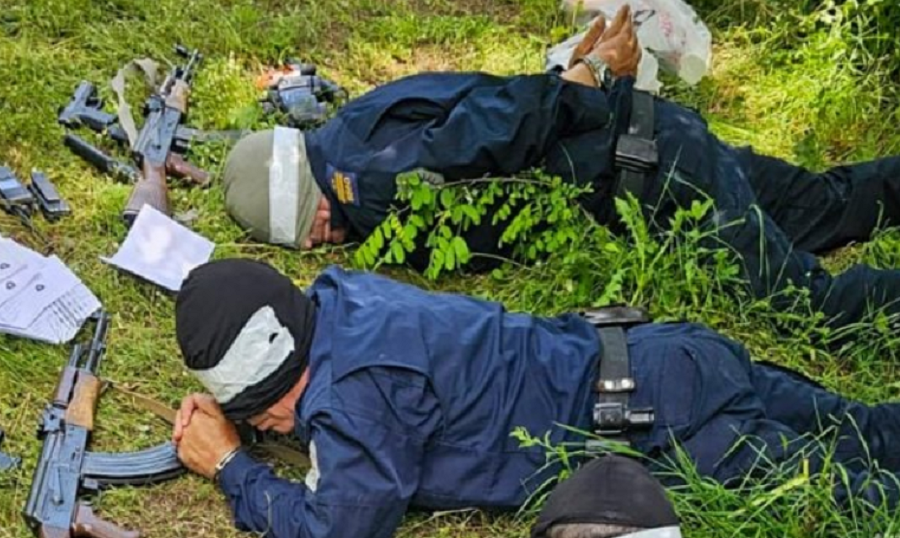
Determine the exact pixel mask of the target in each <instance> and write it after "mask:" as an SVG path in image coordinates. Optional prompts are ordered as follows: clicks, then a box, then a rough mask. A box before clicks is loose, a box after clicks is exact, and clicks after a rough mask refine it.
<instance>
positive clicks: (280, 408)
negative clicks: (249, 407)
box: [247, 391, 295, 434]
mask: <svg viewBox="0 0 900 538" xmlns="http://www.w3.org/2000/svg"><path fill="white" fill-rule="evenodd" d="M292 392H293V391H292ZM289 396H290V393H289V394H288V395H287V396H285V397H284V398H282V399H281V400H279V401H278V402H277V403H276V404H275V405H273V406H272V407H270V408H268V409H266V410H265V411H263V412H262V413H260V414H258V415H256V416H253V417H250V419H248V420H247V422H249V423H250V425H251V426H253V427H254V428H256V429H257V430H259V431H263V432H265V431H269V430H272V431H275V432H278V433H281V434H288V433H291V432H292V431H294V418H295V415H294V405H293V401H292V402H290V403H288V402H285V400H286V399H288V398H289Z"/></svg>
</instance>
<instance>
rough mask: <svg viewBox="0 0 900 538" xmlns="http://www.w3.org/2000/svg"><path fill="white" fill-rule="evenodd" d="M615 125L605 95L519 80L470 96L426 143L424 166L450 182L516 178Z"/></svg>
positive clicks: (542, 78)
mask: <svg viewBox="0 0 900 538" xmlns="http://www.w3.org/2000/svg"><path fill="white" fill-rule="evenodd" d="M609 121H610V111H609V106H608V103H607V99H606V94H605V93H604V92H603V91H601V90H598V89H596V88H590V87H587V86H583V85H580V84H574V83H570V82H566V81H564V80H562V79H560V78H559V77H557V76H553V75H533V76H519V77H513V78H509V79H507V80H506V82H505V83H504V84H502V85H499V86H485V87H479V88H475V89H474V90H472V91H471V92H470V93H468V94H467V95H466V96H465V97H464V98H463V99H462V100H460V101H459V102H458V103H457V104H456V106H454V107H453V108H452V109H451V110H450V112H449V114H447V116H446V117H445V118H442V119H441V121H436V122H433V123H432V124H431V125H430V126H429V128H427V129H426V130H425V131H424V132H423V133H422V137H421V145H420V153H419V157H418V162H419V166H422V167H423V168H426V169H428V170H433V171H436V172H440V173H443V174H445V175H447V176H448V177H451V178H471V177H479V176H484V175H488V174H496V175H512V174H515V173H517V172H520V171H521V170H523V169H527V168H531V167H534V166H537V165H539V164H540V163H541V161H543V159H544V156H545V155H546V154H547V152H548V151H549V149H550V148H551V147H553V146H554V145H555V144H556V143H557V142H558V141H559V140H560V139H563V138H566V137H569V136H573V135H576V134H579V133H582V132H586V131H592V130H599V129H602V128H603V127H604V126H606V125H607V124H608V123H609Z"/></svg>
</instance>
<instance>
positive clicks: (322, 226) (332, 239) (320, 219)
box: [303, 196, 347, 250]
mask: <svg viewBox="0 0 900 538" xmlns="http://www.w3.org/2000/svg"><path fill="white" fill-rule="evenodd" d="M346 239H347V231H346V230H343V229H340V228H332V227H331V205H330V204H329V203H328V200H327V199H326V198H325V197H324V196H323V197H322V198H321V199H320V200H319V205H318V206H317V207H316V215H315V217H314V218H313V223H312V229H310V232H309V237H307V238H306V241H304V242H303V248H304V249H305V250H309V249H312V248H314V247H316V246H318V245H321V244H322V243H334V244H339V243H343V242H344V241H345V240H346Z"/></svg>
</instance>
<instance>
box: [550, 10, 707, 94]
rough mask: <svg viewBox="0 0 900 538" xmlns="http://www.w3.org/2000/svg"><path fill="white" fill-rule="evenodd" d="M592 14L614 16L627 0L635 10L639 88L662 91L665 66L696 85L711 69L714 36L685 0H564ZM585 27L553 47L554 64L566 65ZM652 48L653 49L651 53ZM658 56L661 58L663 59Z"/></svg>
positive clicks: (551, 57) (551, 65) (552, 60)
mask: <svg viewBox="0 0 900 538" xmlns="http://www.w3.org/2000/svg"><path fill="white" fill-rule="evenodd" d="M579 4H581V8H580V9H581V10H582V11H583V12H585V13H586V14H587V15H588V16H590V17H591V18H595V17H596V16H597V15H599V14H601V13H602V14H603V15H604V16H605V17H606V19H607V20H608V21H611V20H612V19H613V17H615V15H616V12H617V11H618V10H619V8H621V7H622V6H624V5H625V4H630V5H631V13H632V17H633V18H634V23H635V28H636V30H637V37H638V41H639V42H640V44H641V48H642V49H643V52H644V54H643V57H642V59H641V65H639V66H638V76H637V83H636V87H638V88H639V89H643V90H647V91H653V92H657V91H659V88H660V84H659V80H658V78H657V71H658V68H659V66H662V68H663V69H665V70H667V71H669V72H671V73H675V74H677V75H678V76H679V77H680V78H681V79H682V80H684V81H685V82H687V83H688V84H696V83H698V82H700V79H702V78H703V77H704V75H706V73H707V72H708V71H709V68H710V65H711V60H712V36H711V35H710V33H709V29H708V28H707V27H706V25H705V24H703V21H701V20H700V18H699V17H698V16H697V13H696V12H695V11H694V10H693V8H691V7H690V6H689V5H687V4H686V3H685V2H684V1H683V0H563V7H564V8H565V9H566V10H568V11H570V12H572V11H575V10H576V9H579ZM583 36H584V32H582V33H581V34H579V35H577V36H574V37H573V38H571V39H568V40H566V41H565V42H563V43H560V44H559V45H557V46H555V47H553V48H552V49H551V50H550V52H549V53H548V57H547V61H548V69H550V68H553V67H554V66H562V67H565V66H566V65H568V62H569V58H571V56H572V51H573V50H574V48H575V46H576V45H577V44H578V43H579V42H580V41H581V39H582V37H583ZM648 52H649V54H648ZM657 60H658V62H657Z"/></svg>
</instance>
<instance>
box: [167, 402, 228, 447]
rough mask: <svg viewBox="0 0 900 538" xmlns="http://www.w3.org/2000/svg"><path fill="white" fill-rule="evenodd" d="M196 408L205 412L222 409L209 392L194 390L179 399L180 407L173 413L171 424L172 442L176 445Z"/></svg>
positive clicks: (218, 411) (216, 411) (211, 412)
mask: <svg viewBox="0 0 900 538" xmlns="http://www.w3.org/2000/svg"><path fill="white" fill-rule="evenodd" d="M198 409H202V410H205V411H206V413H207V414H210V415H212V414H216V413H218V414H221V413H222V409H221V408H220V407H219V404H218V402H216V399H215V398H213V397H212V395H210V394H203V393H200V392H195V393H194V394H188V395H187V396H185V397H184V399H183V400H181V408H179V409H178V412H177V413H175V424H173V425H172V442H173V443H175V444H176V445H177V444H178V443H179V442H180V441H181V436H182V435H183V434H184V429H185V428H187V427H188V426H189V425H190V424H191V417H192V416H193V415H194V411H197V410H198Z"/></svg>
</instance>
